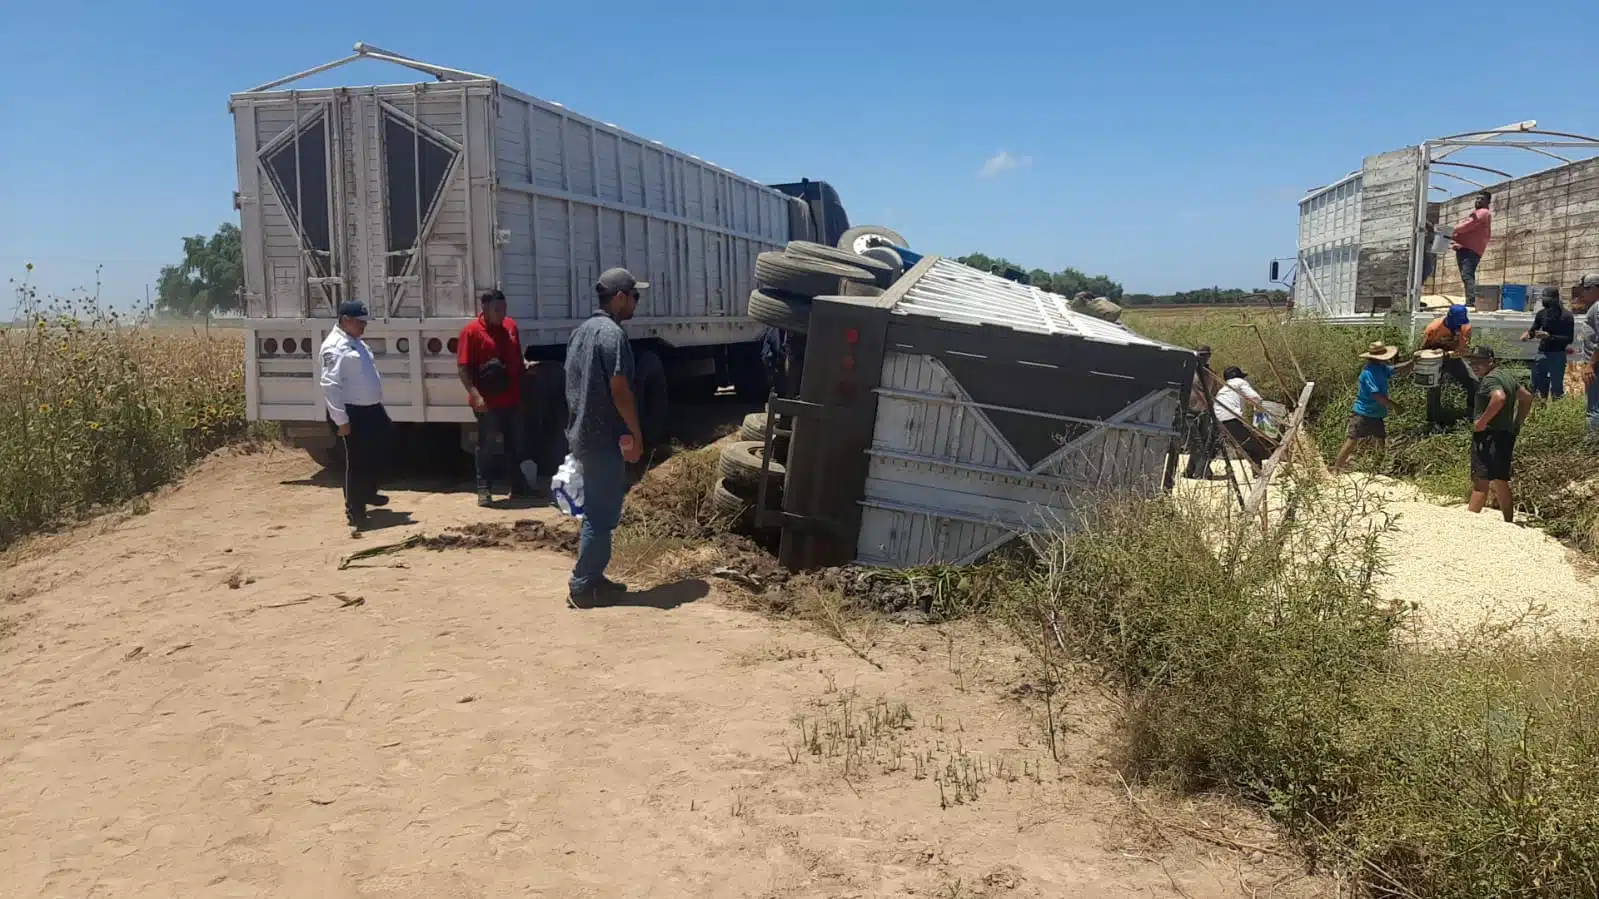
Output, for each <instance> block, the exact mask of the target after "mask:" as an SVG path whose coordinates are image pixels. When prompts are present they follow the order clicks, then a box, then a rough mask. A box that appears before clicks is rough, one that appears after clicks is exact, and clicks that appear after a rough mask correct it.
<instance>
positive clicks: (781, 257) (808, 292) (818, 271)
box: [755, 253, 877, 297]
mask: <svg viewBox="0 0 1599 899" xmlns="http://www.w3.org/2000/svg"><path fill="white" fill-rule="evenodd" d="M845 281H857V282H859V283H862V284H876V283H877V278H876V277H875V276H874V275H873V274H872V273H871V272H869V271H867V270H866V269H865V268H863V267H861V266H858V265H845V264H844V263H840V262H828V261H825V260H822V259H808V258H805V257H803V256H789V255H787V254H785V253H762V254H761V255H759V256H756V257H755V284H756V286H757V287H761V288H764V289H766V290H776V291H779V292H782V293H791V294H795V295H797V296H802V297H817V296H831V295H834V294H837V293H838V288H839V285H840V284H842V283H843V282H845Z"/></svg>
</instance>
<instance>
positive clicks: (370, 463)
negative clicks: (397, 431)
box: [321, 300, 389, 529]
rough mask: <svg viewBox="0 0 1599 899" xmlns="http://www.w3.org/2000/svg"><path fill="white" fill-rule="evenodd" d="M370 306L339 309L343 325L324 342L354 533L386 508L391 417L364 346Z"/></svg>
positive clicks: (327, 392) (325, 381)
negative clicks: (369, 511) (370, 512)
mask: <svg viewBox="0 0 1599 899" xmlns="http://www.w3.org/2000/svg"><path fill="white" fill-rule="evenodd" d="M366 319H367V312H366V304H365V303H362V302H360V301H359V300H347V301H345V302H343V303H341V304H339V323H338V325H337V326H336V327H334V329H333V330H331V331H329V332H328V336H327V339H325V340H323V341H322V377H321V384H322V393H323V395H324V396H325V397H326V398H327V404H328V417H329V418H331V419H333V426H334V428H335V429H336V430H337V432H338V435H339V439H340V440H341V441H343V443H344V513H345V517H346V518H347V519H348V520H349V522H350V527H353V528H357V529H360V528H363V527H366V525H367V516H366V507H367V506H386V505H388V504H389V498H388V497H386V496H384V495H383V494H381V493H379V492H378V474H379V468H380V467H381V462H382V458H383V446H384V443H385V442H386V441H387V440H388V432H389V413H388V412H386V411H384V409H383V381H382V379H381V378H379V377H378V367H377V363H375V362H373V361H372V352H371V351H370V350H368V349H367V347H366V344H365V343H364V342H362V340H361V335H362V334H365V333H366Z"/></svg>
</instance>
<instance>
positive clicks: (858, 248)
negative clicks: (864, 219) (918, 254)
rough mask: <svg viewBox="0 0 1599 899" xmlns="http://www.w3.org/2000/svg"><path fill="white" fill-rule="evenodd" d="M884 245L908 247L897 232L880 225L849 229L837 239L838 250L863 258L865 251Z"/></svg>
mask: <svg viewBox="0 0 1599 899" xmlns="http://www.w3.org/2000/svg"><path fill="white" fill-rule="evenodd" d="M884 244H891V245H893V246H896V247H908V246H910V244H909V243H907V242H906V240H905V238H903V237H901V236H900V235H899V232H898V231H895V230H894V229H892V228H884V227H882V226H880V225H861V226H860V227H859V228H851V229H849V230H848V231H845V232H844V236H843V237H840V238H839V239H838V248H839V249H841V250H849V251H850V252H851V253H854V254H855V255H857V256H864V255H865V254H866V251H867V250H869V249H871V248H872V247H880V246H882V245H884Z"/></svg>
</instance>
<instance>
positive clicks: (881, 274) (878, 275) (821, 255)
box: [783, 240, 904, 287]
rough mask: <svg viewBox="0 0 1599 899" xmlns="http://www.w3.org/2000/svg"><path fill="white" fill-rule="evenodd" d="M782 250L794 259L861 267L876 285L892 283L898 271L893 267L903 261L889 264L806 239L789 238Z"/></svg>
mask: <svg viewBox="0 0 1599 899" xmlns="http://www.w3.org/2000/svg"><path fill="white" fill-rule="evenodd" d="M783 252H784V253H786V254H787V255H789V256H792V257H794V258H795V259H816V260H819V261H821V262H832V263H835V264H837V265H851V266H854V267H855V268H863V269H865V270H867V271H868V272H871V274H872V280H873V283H875V284H877V286H878V287H887V286H888V285H890V284H892V283H894V279H895V278H896V277H898V272H897V271H895V269H898V268H901V267H903V265H904V263H902V262H897V261H896V262H895V263H893V264H889V263H887V262H884V261H883V260H881V259H879V258H874V257H872V256H867V255H865V254H856V253H851V252H850V251H849V250H841V249H839V248H837V247H830V246H828V245H826V244H820V243H812V242H811V241H808V240H791V241H789V242H788V249H786V250H784V251H783ZM890 252H892V251H890ZM894 258H895V259H896V260H898V259H899V255H898V254H895V256H894Z"/></svg>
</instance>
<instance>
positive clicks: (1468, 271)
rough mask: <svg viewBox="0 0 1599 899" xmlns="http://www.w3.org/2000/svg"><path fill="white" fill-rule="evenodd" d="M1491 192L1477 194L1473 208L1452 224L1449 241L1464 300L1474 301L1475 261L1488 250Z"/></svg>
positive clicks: (1492, 215) (1491, 222)
mask: <svg viewBox="0 0 1599 899" xmlns="http://www.w3.org/2000/svg"><path fill="white" fill-rule="evenodd" d="M1492 205H1493V195H1492V194H1490V193H1488V192H1487V191H1483V192H1482V193H1480V194H1478V195H1477V203H1476V208H1474V209H1472V210H1471V214H1470V215H1468V216H1466V218H1465V221H1462V222H1461V223H1460V224H1458V225H1456V226H1455V232H1454V234H1453V235H1452V241H1453V243H1454V247H1455V264H1456V265H1458V266H1459V267H1460V284H1461V286H1462V287H1464V288H1465V290H1466V302H1467V303H1476V302H1477V264H1478V263H1480V262H1482V254H1484V253H1486V252H1488V240H1489V238H1491V237H1493V218H1494V214H1493V210H1492V209H1490V208H1489V207H1490V206H1492Z"/></svg>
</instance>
